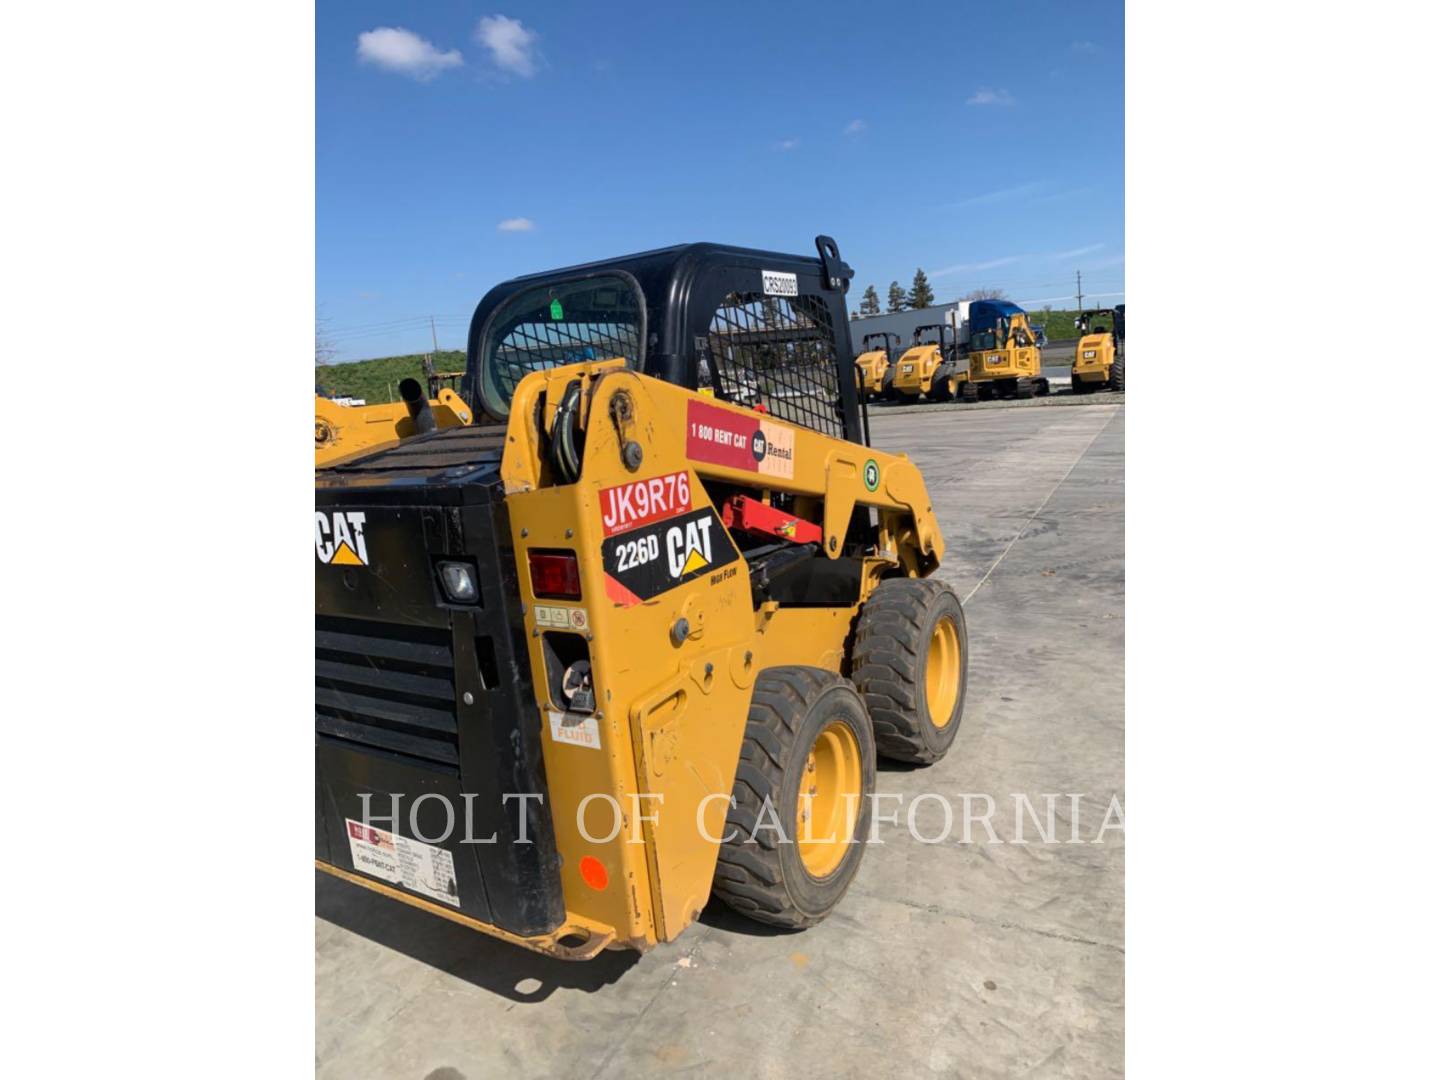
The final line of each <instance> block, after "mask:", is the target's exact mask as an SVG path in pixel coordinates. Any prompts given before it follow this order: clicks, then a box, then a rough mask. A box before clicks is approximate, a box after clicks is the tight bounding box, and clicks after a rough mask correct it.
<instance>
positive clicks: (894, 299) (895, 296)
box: [885, 281, 905, 312]
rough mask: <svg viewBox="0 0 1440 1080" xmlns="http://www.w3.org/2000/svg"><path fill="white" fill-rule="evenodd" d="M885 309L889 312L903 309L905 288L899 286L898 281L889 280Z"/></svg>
mask: <svg viewBox="0 0 1440 1080" xmlns="http://www.w3.org/2000/svg"><path fill="white" fill-rule="evenodd" d="M885 310H886V311H890V312H895V311H904V310H905V290H904V289H902V288H900V283H899V282H898V281H892V282H890V296H889V297H888V303H887V304H886V307H885Z"/></svg>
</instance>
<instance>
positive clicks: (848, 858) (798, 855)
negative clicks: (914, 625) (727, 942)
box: [713, 665, 875, 928]
mask: <svg viewBox="0 0 1440 1080" xmlns="http://www.w3.org/2000/svg"><path fill="white" fill-rule="evenodd" d="M827 753H828V754H830V755H831V757H833V758H834V760H836V761H840V760H841V759H842V758H846V755H849V756H848V758H846V760H847V762H848V764H847V765H846V766H845V767H843V768H840V767H838V766H837V775H838V774H841V773H843V774H844V775H846V776H849V777H850V778H851V779H852V780H853V781H854V782H855V783H856V784H858V788H859V791H858V795H859V798H858V800H856V802H855V804H854V807H853V810H852V809H850V808H848V807H843V806H842V808H841V809H842V810H843V811H844V813H842V814H841V816H840V818H839V819H832V820H829V821H828V822H821V821H818V820H817V821H814V822H811V823H809V824H810V827H811V829H812V830H813V836H814V837H815V838H816V839H817V840H824V839H826V838H828V837H830V836H834V837H836V838H837V839H836V841H835V845H833V846H832V845H830V844H824V843H820V844H814V845H807V844H806V843H805V840H806V829H807V825H806V824H803V823H801V822H800V821H799V820H798V815H799V813H801V812H802V810H803V809H805V807H806V806H808V807H809V808H811V809H814V808H817V807H820V808H822V809H823V808H824V807H825V805H826V799H825V796H824V795H823V794H820V793H817V794H816V795H815V796H814V797H813V798H812V799H811V800H810V801H809V802H808V804H802V803H801V794H802V788H801V785H802V783H803V782H805V781H807V780H810V781H815V780H816V778H817V777H824V776H827V775H829V773H828V772H827V770H826V769H825V768H823V767H819V768H817V767H816V765H815V763H816V762H817V761H820V760H825V757H824V756H825V755H826V754H827ZM807 764H808V765H809V766H810V768H808V769H807ZM820 782H821V783H824V781H823V780H821V781H820ZM846 783H847V782H846V781H843V780H842V781H841V783H840V784H839V786H841V787H844V786H846ZM815 786H817V785H816V784H815V783H811V784H809V785H808V786H807V787H806V788H805V790H806V791H807V792H808V791H809V790H810V789H811V788H813V787H815ZM831 786H832V787H833V786H836V785H833V784H832V785H831ZM874 790H875V735H874V732H873V730H872V726H871V723H870V717H869V714H868V713H867V712H866V711H865V703H864V702H863V701H862V700H861V698H860V695H859V694H858V693H857V692H856V690H855V687H854V686H853V685H852V684H851V683H850V681H849V680H848V679H844V678H842V677H841V676H839V675H837V674H835V673H834V672H833V671H826V670H825V669H824V668H816V667H803V666H800V665H793V666H788V667H776V668H768V669H767V670H765V671H762V672H761V673H760V675H759V677H757V678H756V680H755V690H754V693H753V694H752V696H751V699H750V716H749V719H748V720H747V721H746V724H745V741H744V743H743V744H742V746H741V748H740V764H739V766H738V767H737V769H736V771H735V788H734V805H733V806H732V807H731V809H730V812H729V813H728V814H727V815H726V817H725V836H726V837H727V838H728V839H727V840H725V841H724V842H722V843H721V845H720V856H719V860H718V861H717V862H716V865H715V886H714V890H713V891H714V893H715V895H716V896H718V897H719V898H720V899H721V900H723V901H724V902H725V903H726V904H727V905H728V906H729V907H730V908H732V909H733V910H735V911H737V912H739V913H740V914H741V915H744V916H746V917H747V918H751V919H754V920H756V921H757V922H762V923H769V924H770V925H772V926H786V927H791V928H799V927H803V926H813V925H814V924H815V923H818V922H819V921H820V920H821V919H823V918H825V916H826V915H828V914H829V913H830V912H831V910H833V909H834V907H835V905H836V904H838V903H839V902H840V899H841V897H843V896H844V895H845V890H846V889H848V888H849V887H850V882H851V881H852V880H853V879H854V877H855V872H856V871H857V870H858V869H859V868H860V858H861V856H862V855H863V854H864V852H865V845H864V844H863V843H850V842H849V841H851V840H852V839H859V838H861V837H862V836H863V835H864V834H865V832H866V830H867V829H869V827H870V801H871V800H870V795H871V794H872V793H873V792H874ZM767 802H768V804H769V807H770V809H768V810H767V809H766V804H767ZM851 813H853V815H854V822H853V828H852V829H850V830H848V831H847V830H846V829H845V828H844V826H845V825H846V824H849V822H847V821H846V820H844V818H845V817H846V816H847V815H849V814H851ZM817 816H818V815H817ZM777 820H778V822H779V823H780V825H781V827H782V829H783V830H784V834H785V838H786V839H785V840H782V839H781V838H780V837H778V836H777V835H776V830H775V828H774V824H775V822H776V821H777ZM757 826H758V828H757ZM752 836H753V837H754V840H753V841H752V840H751V837H752ZM840 837H844V839H838V838H840ZM787 841H788V842H787ZM836 848H843V851H840V850H836ZM836 860H838V861H836ZM816 866H818V868H819V869H820V871H821V872H820V873H817V872H815V870H814V869H812V867H816Z"/></svg>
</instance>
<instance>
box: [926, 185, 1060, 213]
mask: <svg viewBox="0 0 1440 1080" xmlns="http://www.w3.org/2000/svg"><path fill="white" fill-rule="evenodd" d="M1044 188H1045V183H1044V182H1043V181H1040V180H1031V181H1029V182H1028V183H1024V184H1016V185H1015V186H1014V187H1008V188H1000V189H999V190H997V191H987V192H985V193H984V194H981V195H970V196H967V197H966V198H964V199H961V200H960V201H959V202H953V203H946V204H945V208H946V209H947V210H958V209H960V208H961V207H965V206H988V205H990V204H991V203H998V202H1007V201H1009V200H1010V199H1022V198H1024V197H1025V196H1027V195H1036V194H1038V193H1039V192H1041V191H1043V190H1044Z"/></svg>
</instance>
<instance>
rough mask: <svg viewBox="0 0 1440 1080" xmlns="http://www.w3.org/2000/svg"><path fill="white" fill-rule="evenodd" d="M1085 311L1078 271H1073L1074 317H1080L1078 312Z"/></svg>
mask: <svg viewBox="0 0 1440 1080" xmlns="http://www.w3.org/2000/svg"><path fill="white" fill-rule="evenodd" d="M1084 310H1085V296H1084V294H1083V293H1082V292H1081V291H1080V271H1079V270H1076V271H1075V317H1076V318H1079V317H1080V312H1082V311H1084Z"/></svg>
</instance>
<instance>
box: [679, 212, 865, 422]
mask: <svg viewBox="0 0 1440 1080" xmlns="http://www.w3.org/2000/svg"><path fill="white" fill-rule="evenodd" d="M822 239H823V238H822ZM831 243H832V244H833V241H832V242H831ZM735 255H736V259H735V262H734V263H732V264H731V265H728V266H715V267H711V268H710V272H709V273H708V274H706V275H705V279H704V281H705V287H704V288H700V289H696V290H695V291H694V292H693V293H692V294H691V296H690V297H689V318H688V323H689V327H690V331H691V334H692V340H693V343H694V352H695V363H696V371H695V379H696V385H697V386H700V387H709V388H710V389H711V390H713V391H714V393H715V396H716V397H717V398H719V399H720V400H722V401H730V402H733V403H735V404H737V405H744V406H747V407H757V406H758V407H761V408H763V409H764V411H765V412H767V413H769V414H770V415H772V416H775V417H777V418H779V419H781V420H788V421H790V422H791V423H795V424H799V425H801V426H802V427H807V428H810V429H811V430H812V431H818V432H820V433H821V434H824V435H832V436H834V437H836V438H841V439H848V440H850V441H852V442H861V443H863V442H866V439H865V437H864V433H863V428H862V425H861V421H860V411H859V403H858V398H857V394H856V390H855V378H854V368H855V356H854V349H853V347H852V344H851V340H850V327H849V323H848V320H847V316H846V312H845V297H844V291H843V290H844V281H845V280H846V278H847V277H848V275H849V273H850V271H849V268H848V267H844V264H839V265H840V267H842V268H843V272H844V274H845V277H839V276H838V275H837V276H831V275H830V274H829V267H827V266H826V264H825V262H823V261H817V260H814V259H798V258H795V257H794V256H790V257H784V256H777V257H775V258H769V257H767V256H766V255H765V254H764V253H760V252H756V253H753V254H752V253H749V252H743V253H742V252H740V251H738V250H737V251H736V252H735ZM837 261H838V255H837ZM737 264H738V265H737ZM831 282H836V284H835V285H832V284H831Z"/></svg>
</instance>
